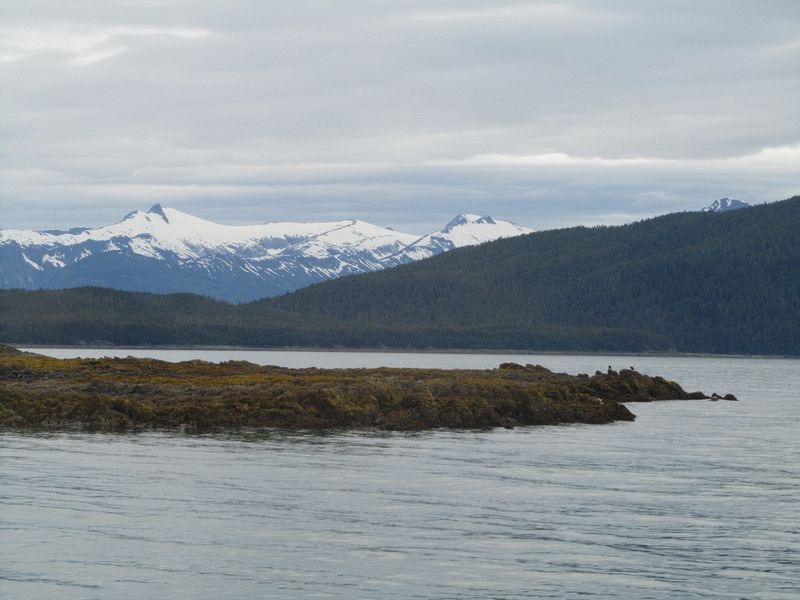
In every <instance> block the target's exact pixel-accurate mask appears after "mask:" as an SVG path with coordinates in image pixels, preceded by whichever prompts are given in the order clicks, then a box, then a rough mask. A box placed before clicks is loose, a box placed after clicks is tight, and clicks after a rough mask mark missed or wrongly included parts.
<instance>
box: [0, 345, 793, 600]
mask: <svg viewBox="0 0 800 600" xmlns="http://www.w3.org/2000/svg"><path fill="white" fill-rule="evenodd" d="M38 351H39V352H46V353H50V354H54V355H59V356H65V355H77V354H81V355H83V356H88V355H92V354H100V355H102V354H112V352H111V351H99V352H91V351H88V350H85V349H81V350H79V351H77V350H47V351H44V350H38ZM118 354H121V355H127V354H137V355H139V354H142V353H141V352H134V351H132V350H131V351H128V350H123V351H121V352H119V353H118ZM144 354H147V355H155V356H158V357H160V358H165V359H167V360H182V359H185V358H198V357H200V358H206V359H208V360H227V359H228V358H244V359H247V360H250V361H252V362H258V363H262V364H279V365H286V366H311V365H313V366H319V367H333V366H377V365H393V366H441V367H493V366H496V365H497V364H498V363H499V362H502V361H505V360H515V361H517V362H523V363H524V362H534V363H540V364H543V365H545V366H547V367H549V368H552V369H555V370H559V371H567V372H581V371H583V372H594V370H595V369H604V368H605V367H606V366H607V365H609V364H611V365H614V367H615V368H616V367H627V366H629V365H633V366H635V367H636V368H637V369H638V370H640V371H645V372H650V373H653V374H661V375H664V376H667V377H669V378H673V379H676V380H678V381H679V382H681V383H682V384H685V387H687V388H691V389H702V390H704V391H706V392H711V391H717V392H722V393H725V392H733V393H734V394H736V395H737V396H738V397H739V399H740V402H738V403H734V402H717V403H714V402H709V401H694V402H662V403H653V404H642V405H640V404H636V405H632V406H631V408H632V409H633V411H634V412H635V413H636V414H637V415H638V418H637V420H636V421H635V422H634V423H620V424H613V425H601V426H589V425H572V426H559V427H529V428H518V429H514V430H511V431H507V430H502V429H500V430H495V431H487V432H463V431H432V432H424V433H418V434H402V433H392V434H387V433H381V432H375V431H351V432H338V433H328V434H306V433H285V432H284V433H280V432H272V433H258V434H257V433H246V434H239V435H213V436H190V435H180V434H170V433H147V434H138V435H108V434H74V433H73V434H51V435H19V434H12V433H4V434H0V527H2V531H1V532H0V597H2V598H26V599H27V598H31V599H33V598H59V599H71V598H81V599H85V598H97V599H104V600H105V599H116V598H119V599H122V598H125V599H131V598H147V599H150V598H193V599H205V598H208V599H218V598H237V599H240V598H348V599H350V598H486V597H492V598H548V597H552V598H564V597H566V598H577V597H606V598H608V597H617V598H635V599H643V598H682V597H687V598H689V597H708V598H770V599H772V598H798V595H799V594H798V587H799V586H800V361H796V360H766V359H743V358H687V357H666V358H665V357H646V358H645V357H620V356H614V357H603V356H543V355H537V356H500V355H473V354H452V355H448V354H388V353H387V354H368V353H324V352H242V351H230V352H201V351H189V352H183V351H145V352H144Z"/></svg>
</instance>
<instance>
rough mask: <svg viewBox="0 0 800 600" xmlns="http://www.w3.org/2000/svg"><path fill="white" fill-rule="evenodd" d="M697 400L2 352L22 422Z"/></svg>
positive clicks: (428, 421) (562, 415)
mask: <svg viewBox="0 0 800 600" xmlns="http://www.w3.org/2000/svg"><path fill="white" fill-rule="evenodd" d="M509 365H513V366H509ZM689 397H691V394H687V393H686V392H685V391H684V390H683V389H682V388H681V387H680V386H679V385H678V384H677V383H674V382H671V381H667V380H665V379H662V378H660V377H648V376H647V375H642V374H639V373H635V374H632V373H629V372H625V373H624V374H619V375H609V374H600V375H595V376H593V377H588V376H586V375H582V376H580V377H578V376H573V375H567V374H564V373H553V372H551V371H550V370H548V369H546V368H544V367H541V366H540V365H528V366H525V367H523V366H521V365H515V364H514V363H504V364H503V365H501V368H498V369H490V370H469V369H453V370H442V369H388V368H380V369H286V368H281V367H262V366H258V365H254V364H252V363H248V362H245V361H228V362H224V363H217V364H215V363H209V362H205V361H187V362H183V363H168V362H163V361H158V360H152V359H137V358H131V357H129V358H121V359H120V358H118V359H110V358H103V359H91V360H90V359H65V360H59V359H55V358H49V357H45V356H38V355H28V354H10V355H6V356H0V427H13V428H37V427H49V428H53V427H56V428H61V427H79V428H85V429H101V430H108V431H117V430H124V429H143V428H176V429H185V430H195V431H206V430H214V429H230V428H240V427H249V428H261V427H279V428H290V429H320V428H342V427H378V428H381V429H387V430H419V429H430V428H436V427H447V428H456V429H462V428H466V429H474V428H489V427H514V426H524V425H551V424H557V423H610V422H613V421H632V420H633V419H634V418H635V416H634V415H633V413H632V412H631V411H630V410H628V408H626V407H625V406H624V404H622V403H623V402H645V401H646V402H650V401H653V400H662V399H673V398H675V399H677V398H689Z"/></svg>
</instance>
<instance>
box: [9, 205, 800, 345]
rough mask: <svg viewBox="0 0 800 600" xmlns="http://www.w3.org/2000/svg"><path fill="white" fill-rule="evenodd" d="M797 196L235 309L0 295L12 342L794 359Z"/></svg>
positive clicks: (479, 252) (208, 303) (481, 251)
mask: <svg viewBox="0 0 800 600" xmlns="http://www.w3.org/2000/svg"><path fill="white" fill-rule="evenodd" d="M799 242H800V197H795V198H792V199H790V200H786V201H783V202H777V203H772V204H767V205H761V206H756V207H752V208H747V209H742V210H737V211H731V212H725V213H681V214H673V215H666V216H663V217H657V218H654V219H649V220H646V221H642V222H639V223H634V224H630V225H625V226H619V227H594V228H585V227H577V228H571V229H563V230H555V231H546V232H540V233H534V234H531V235H527V236H522V237H518V238H512V239H506V240H500V241H496V242H491V243H488V244H484V245H481V246H477V247H472V248H464V249H459V250H454V251H452V252H449V253H447V254H443V255H440V256H437V257H434V258H431V259H428V260H424V261H420V262H417V263H413V264H410V265H407V266H402V267H397V268H395V269H391V270H387V271H382V272H378V273H371V274H368V275H360V276H355V277H347V278H342V279H339V280H336V281H330V282H326V283H322V284H319V285H315V286H312V287H309V288H305V289H303V290H300V291H298V292H295V293H293V294H289V295H286V296H282V297H280V298H274V299H268V300H262V301H258V302H254V303H251V304H246V305H241V306H234V305H230V304H225V303H221V302H215V301H212V300H209V299H205V298H201V297H198V296H191V295H186V294H178V295H170V296H159V295H153V294H140V293H124V292H117V291H112V290H103V289H97V288H83V289H77V290H63V291H55V292H54V291H39V292H22V291H19V290H11V291H0V340H2V341H6V342H12V343H43V344H47V343H52V344H73V343H98V342H104V343H114V344H132V345H135V344H223V345H226V344H241V345H248V346H332V347H335V346H341V347H379V346H386V347H397V348H405V347H408V348H508V349H530V350H587V351H588V350H597V351H604V350H608V351H646V350H660V351H666V350H676V351H684V352H718V353H757V354H795V355H797V354H800V243H799Z"/></svg>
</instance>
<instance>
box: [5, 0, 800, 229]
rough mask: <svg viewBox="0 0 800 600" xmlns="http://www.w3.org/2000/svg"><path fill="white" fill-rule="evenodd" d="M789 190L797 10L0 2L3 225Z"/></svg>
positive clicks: (796, 165) (561, 217) (799, 138)
mask: <svg viewBox="0 0 800 600" xmlns="http://www.w3.org/2000/svg"><path fill="white" fill-rule="evenodd" d="M799 193H800V2H798V1H797V0H785V1H782V0H754V1H749V2H742V1H738V0H719V1H715V0H706V1H704V2H697V1H695V0H691V1H681V0H672V1H648V2H641V1H640V0H636V1H626V0H591V1H580V0H578V1H573V2H559V1H557V0H556V1H553V2H514V1H508V2H506V1H504V0H491V1H488V0H487V1H472V0H459V1H457V2H455V1H447V0H442V1H427V2H422V1H414V0H393V1H388V0H387V1H380V2H379V1H374V0H373V1H366V0H336V1H335V2H330V1H318V2H309V1H304V0H292V1H291V2H288V1H281V2H273V1H270V0H215V1H212V0H208V1H202V0H102V1H101V0H62V1H53V0H25V1H24V2H21V1H19V0H0V228H26V229H28V228H29V229H45V228H65V227H72V226H79V225H82V226H99V225H103V224H107V223H112V222H115V221H117V220H119V219H120V218H121V217H122V216H123V215H124V214H126V213H127V212H130V211H132V210H136V209H146V208H148V207H149V206H150V205H152V204H154V203H157V202H158V203H161V204H163V205H165V206H172V207H174V208H177V209H179V210H183V211H185V212H189V213H191V214H194V215H197V216H200V217H203V218H207V219H210V220H213V221H217V222H221V223H229V224H236V223H255V222H265V221H280V220H299V221H318V220H336V219H349V218H358V219H362V220H366V221H370V222H373V223H377V224H380V225H386V226H391V227H395V228H397V229H401V230H404V231H407V232H410V233H424V232H426V231H430V230H433V229H436V228H438V227H440V226H442V225H443V224H444V223H446V222H447V221H448V220H450V218H452V217H453V216H454V215H455V214H457V213H461V212H473V213H479V214H490V215H492V216H494V217H496V218H501V219H507V220H511V221H514V222H517V223H519V224H521V225H525V226H528V227H531V228H534V229H548V228H554V227H562V226H569V225H575V224H584V225H595V224H611V223H624V222H629V221H634V220H638V219H641V218H646V217H650V216H653V215H657V214H663V213H668V212H675V211H683V210H695V209H699V208H701V207H703V206H705V205H708V204H710V203H711V202H712V201H713V200H715V199H717V198H720V197H723V196H729V197H732V198H739V199H741V200H745V201H747V202H750V203H761V202H770V201H776V200H780V199H783V198H787V197H790V196H793V195H796V194H799Z"/></svg>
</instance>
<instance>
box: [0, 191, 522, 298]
mask: <svg viewBox="0 0 800 600" xmlns="http://www.w3.org/2000/svg"><path fill="white" fill-rule="evenodd" d="M459 219H460V221H459ZM445 229H447V231H445ZM530 232H531V230H530V229H528V228H525V227H521V226H519V225H515V224H513V223H509V222H507V221H495V220H494V219H492V218H491V217H480V216H477V215H459V216H457V217H456V218H455V219H453V220H452V221H450V223H448V225H447V226H445V228H443V229H440V230H438V231H436V232H433V233H431V234H427V235H426V236H419V235H414V234H407V233H402V232H398V231H395V230H393V229H389V228H386V227H381V226H378V225H373V224H371V223H367V222H365V221H360V220H357V219H350V220H342V221H330V222H268V223H261V224H255V225H221V224H217V223H213V222H211V221H207V220H205V219H200V218H198V217H194V216H192V215H189V214H188V213H184V212H182V211H179V210H176V209H174V208H169V207H162V206H161V205H160V204H155V205H153V206H152V207H151V208H150V209H149V210H147V211H141V210H138V211H133V212H130V213H128V214H127V215H125V217H124V218H123V219H122V220H121V221H119V222H117V223H113V224H111V225H107V226H104V227H98V228H94V229H91V228H83V227H80V228H72V229H69V230H65V231H60V230H46V231H28V230H14V229H6V230H0V288H15V287H19V288H26V289H37V288H45V289H53V288H56V289H57V288H67V287H80V286H83V285H95V286H101V287H113V288H117V289H123V290H130V291H152V292H161V293H169V292H193V293H199V294H203V295H208V296H212V297H217V298H219V299H224V300H230V301H235V302H241V301H249V300H254V299H258V298H262V297H269V296H275V295H279V294H283V293H285V292H288V291H293V290H295V289H298V288H300V287H304V286H306V285H310V284H312V283H317V282H319V281H324V280H327V279H331V278H336V277H340V276H343V275H352V274H358V273H363V272H370V271H376V270H381V269H385V268H389V267H394V266H397V265H399V264H405V263H408V262H411V261H414V260H420V259H422V258H427V257H429V256H432V255H434V254H438V253H440V252H446V251H448V250H451V249H453V248H457V247H462V246H464V245H471V244H479V243H484V242H486V241H491V240H494V239H497V238H498V237H503V236H509V235H522V234H525V233H530ZM434 241H435V243H434Z"/></svg>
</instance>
